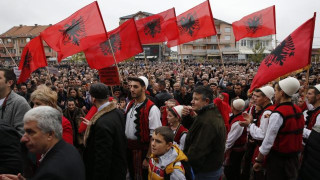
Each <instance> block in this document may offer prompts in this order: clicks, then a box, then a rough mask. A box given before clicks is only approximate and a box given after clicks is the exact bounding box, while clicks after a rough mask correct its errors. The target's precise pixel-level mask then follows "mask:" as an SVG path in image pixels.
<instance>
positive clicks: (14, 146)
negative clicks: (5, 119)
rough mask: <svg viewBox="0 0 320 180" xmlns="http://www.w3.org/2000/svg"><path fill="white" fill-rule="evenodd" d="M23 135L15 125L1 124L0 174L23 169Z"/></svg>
mask: <svg viewBox="0 0 320 180" xmlns="http://www.w3.org/2000/svg"><path fill="white" fill-rule="evenodd" d="M20 138H21V136H20V135H19V133H18V132H17V130H15V129H14V128H13V127H11V126H9V125H6V124H0V174H18V173H19V172H21V171H22V156H21V147H20Z"/></svg>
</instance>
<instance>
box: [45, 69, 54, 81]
mask: <svg viewBox="0 0 320 180" xmlns="http://www.w3.org/2000/svg"><path fill="white" fill-rule="evenodd" d="M46 70H47V72H48V75H47V78H49V81H50V82H51V85H53V82H52V80H51V77H50V71H49V68H48V66H46Z"/></svg>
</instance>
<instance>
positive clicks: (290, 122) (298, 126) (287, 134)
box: [272, 102, 305, 155]
mask: <svg viewBox="0 0 320 180" xmlns="http://www.w3.org/2000/svg"><path fill="white" fill-rule="evenodd" d="M273 112H276V113H279V114H280V115H281V116H282V118H283V123H282V126H281V127H280V129H279V132H278V134H277V137H276V139H275V141H274V143H273V146H272V150H273V151H275V152H278V153H281V154H286V155H295V154H297V153H299V152H300V151H301V150H302V133H303V128H304V123H305V122H304V118H303V115H302V113H301V110H300V108H299V107H298V106H296V105H293V104H292V103H291V102H286V103H281V104H279V105H278V106H277V107H276V108H275V109H274V111H273Z"/></svg>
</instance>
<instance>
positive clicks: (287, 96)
mask: <svg viewBox="0 0 320 180" xmlns="http://www.w3.org/2000/svg"><path fill="white" fill-rule="evenodd" d="M277 85H278V86H277ZM274 88H277V90H278V91H283V90H282V89H281V87H280V85H279V83H278V82H277V83H275V84H274ZM283 92H284V91H283ZM284 97H285V98H286V99H288V98H291V96H289V95H288V94H286V93H285V92H284Z"/></svg>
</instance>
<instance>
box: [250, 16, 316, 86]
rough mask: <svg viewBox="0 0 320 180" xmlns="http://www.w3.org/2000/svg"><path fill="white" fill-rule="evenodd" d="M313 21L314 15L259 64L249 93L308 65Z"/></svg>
mask: <svg viewBox="0 0 320 180" xmlns="http://www.w3.org/2000/svg"><path fill="white" fill-rule="evenodd" d="M315 20H316V13H315V14H314V16H313V18H311V19H309V20H308V21H306V22H305V23H304V24H302V25H301V26H300V27H299V28H298V29H296V30H295V31H294V32H292V33H291V34H290V35H289V36H288V37H287V38H286V39H285V40H283V41H282V42H281V43H280V44H279V45H278V46H277V48H276V49H274V50H273V51H272V52H271V54H269V55H268V56H267V57H266V58H265V59H264V60H263V61H262V62H261V64H260V67H259V69H258V72H257V74H256V75H255V76H254V79H253V81H252V84H251V87H250V92H252V91H253V90H254V89H255V88H259V87H261V86H263V85H265V84H267V83H268V82H271V81H273V80H275V79H277V78H278V77H280V76H283V75H286V74H288V73H291V72H293V71H296V70H298V69H301V68H304V67H306V66H308V65H309V64H310V62H311V59H310V58H311V50H312V42H313V33H314V24H315Z"/></svg>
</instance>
